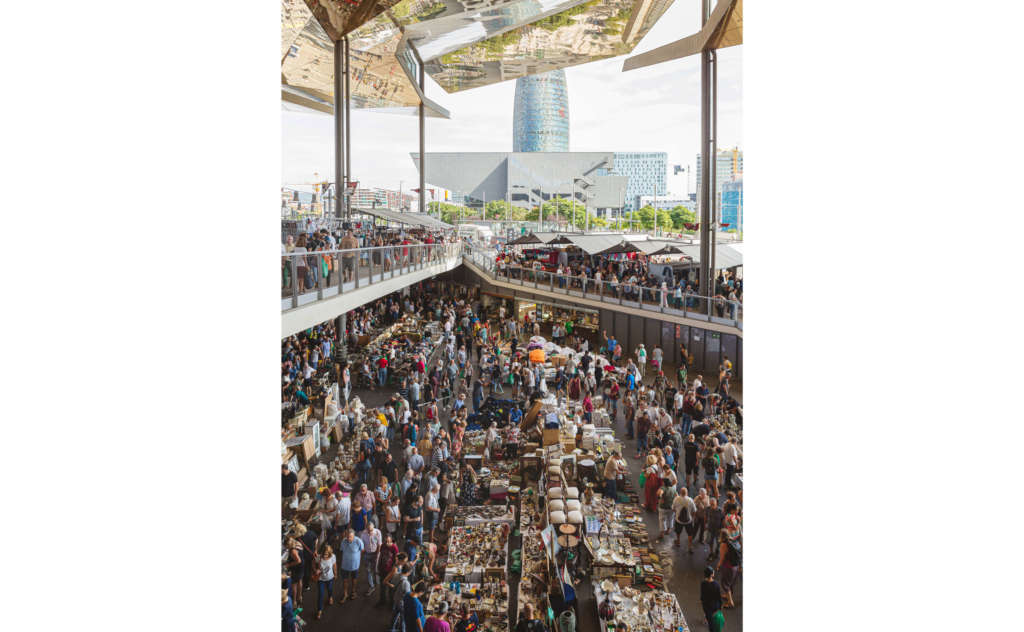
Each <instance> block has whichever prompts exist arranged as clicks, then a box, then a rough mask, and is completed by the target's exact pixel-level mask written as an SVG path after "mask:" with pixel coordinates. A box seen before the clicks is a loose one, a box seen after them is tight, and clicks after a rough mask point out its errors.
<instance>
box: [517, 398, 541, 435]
mask: <svg viewBox="0 0 1024 632" xmlns="http://www.w3.org/2000/svg"><path fill="white" fill-rule="evenodd" d="M541 406H543V404H541V403H540V401H536V402H533V406H531V407H530V410H528V411H527V412H526V414H525V415H523V423H521V424H520V425H519V428H520V429H521V430H525V429H527V428H530V427H531V426H533V425H534V424H536V423H537V415H539V414H540V409H541ZM545 445H547V444H545Z"/></svg>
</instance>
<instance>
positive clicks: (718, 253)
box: [680, 244, 743, 270]
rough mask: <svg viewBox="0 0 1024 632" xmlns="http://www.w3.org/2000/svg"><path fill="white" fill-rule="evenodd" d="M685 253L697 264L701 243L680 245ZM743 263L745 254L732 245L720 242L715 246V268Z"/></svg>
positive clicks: (724, 267)
mask: <svg viewBox="0 0 1024 632" xmlns="http://www.w3.org/2000/svg"><path fill="white" fill-rule="evenodd" d="M680 248H682V250H683V254H685V255H686V256H688V257H689V258H690V259H692V260H693V262H694V263H695V264H697V263H700V244H694V245H692V246H691V245H684V246H680ZM741 265H743V255H742V254H740V252H739V251H738V250H736V249H735V248H733V247H732V246H726V245H724V244H720V245H718V246H716V247H715V269H716V270H724V269H726V268H735V267H736V266H741Z"/></svg>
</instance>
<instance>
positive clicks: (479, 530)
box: [444, 523, 510, 583]
mask: <svg viewBox="0 0 1024 632" xmlns="http://www.w3.org/2000/svg"><path fill="white" fill-rule="evenodd" d="M509 531H510V525H509V524H508V523H484V524H480V525H473V526H465V527H452V529H451V532H450V536H449V540H448V563H447V566H445V569H444V579H445V581H451V580H453V579H458V578H462V579H461V580H460V581H464V582H470V583H472V582H481V581H483V578H484V574H485V573H487V572H488V571H497V572H500V573H501V574H502V575H505V573H506V567H507V560H508V533H509ZM503 532H504V533H503Z"/></svg>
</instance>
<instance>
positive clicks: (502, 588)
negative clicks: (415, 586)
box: [426, 581, 509, 632]
mask: <svg viewBox="0 0 1024 632" xmlns="http://www.w3.org/2000/svg"><path fill="white" fill-rule="evenodd" d="M442 601H447V602H448V606H449V612H451V613H453V615H452V616H453V617H454V619H453V620H455V621H457V620H458V616H459V615H458V612H459V611H460V610H461V608H462V606H463V605H465V606H468V607H469V608H470V610H472V611H474V612H476V614H477V617H478V618H479V619H480V627H478V628H477V630H482V631H484V632H508V629H509V621H508V585H507V584H506V583H505V582H504V581H501V582H488V583H485V584H480V583H472V582H471V583H467V584H460V585H459V587H458V592H456V590H455V589H454V587H453V586H452V583H451V582H445V583H442V584H437V585H436V586H434V587H433V588H431V589H430V594H429V596H428V597H427V608H426V611H427V612H428V613H429V612H434V611H435V609H436V608H437V606H438V605H439V604H440V603H441V602H442Z"/></svg>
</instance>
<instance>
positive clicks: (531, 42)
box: [425, 0, 672, 92]
mask: <svg viewBox="0 0 1024 632" xmlns="http://www.w3.org/2000/svg"><path fill="white" fill-rule="evenodd" d="M671 4H672V0H637V1H634V0H590V1H589V2H586V3H584V4H579V5H576V6H573V7H571V8H569V9H566V10H564V11H561V12H559V13H556V14H554V15H551V16H548V17H545V18H541V19H539V20H536V21H534V22H532V23H530V24H527V25H526V26H522V27H519V28H514V29H512V30H509V31H506V32H504V33H502V34H500V35H497V36H495V37H491V38H488V39H486V40H483V41H481V42H477V43H475V44H471V45H469V46H466V47H464V48H461V49H459V50H456V51H454V52H451V53H447V54H444V55H441V56H440V57H438V58H436V59H433V60H430V61H427V62H426V63H425V67H426V71H427V72H428V73H429V74H430V76H431V77H433V78H434V80H435V81H437V83H438V84H439V85H441V87H443V88H444V89H445V90H446V91H448V92H457V91H460V90H468V89H470V88H477V87H480V86H485V85H489V84H492V83H497V82H499V81H507V80H509V79H516V78H518V77H523V76H526V75H533V74H539V73H543V72H548V71H550V70H555V69H558V68H566V67H568V66H575V65H578V64H582V63H586V62H589V61H595V60H598V59H605V58H608V57H615V56H617V55H622V54H625V53H628V52H629V51H631V50H633V47H635V46H636V45H637V43H639V42H640V40H641V39H642V38H643V36H644V35H646V34H647V32H648V31H649V30H650V29H651V27H652V26H653V25H654V23H655V22H657V21H658V18H660V17H661V15H662V14H663V13H664V12H665V11H666V10H667V9H668V7H669V6H671Z"/></svg>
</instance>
